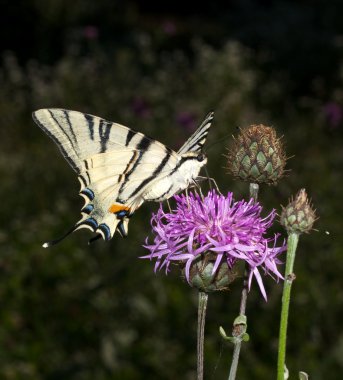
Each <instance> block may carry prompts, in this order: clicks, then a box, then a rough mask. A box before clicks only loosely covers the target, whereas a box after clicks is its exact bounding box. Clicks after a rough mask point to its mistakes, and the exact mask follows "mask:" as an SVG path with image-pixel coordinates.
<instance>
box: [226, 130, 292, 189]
mask: <svg viewBox="0 0 343 380" xmlns="http://www.w3.org/2000/svg"><path fill="white" fill-rule="evenodd" d="M227 159H228V169H229V173H230V174H232V175H233V176H234V177H235V178H237V179H240V180H243V181H249V182H253V183H267V184H268V185H271V184H273V185H275V184H276V183H277V181H278V180H279V179H280V178H281V177H282V176H283V174H284V168H285V165H286V160H287V158H286V155H285V152H284V148H283V144H282V141H281V139H280V138H278V137H277V136H276V132H275V129H274V128H272V127H267V126H265V125H263V124H260V125H251V126H250V127H247V128H245V129H241V131H240V134H239V135H238V136H237V137H236V138H234V141H233V143H232V145H231V147H230V148H229V150H228V155H227Z"/></svg>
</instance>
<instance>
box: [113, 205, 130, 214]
mask: <svg viewBox="0 0 343 380" xmlns="http://www.w3.org/2000/svg"><path fill="white" fill-rule="evenodd" d="M108 211H109V212H111V213H112V214H116V213H118V212H120V211H128V212H130V207H127V206H124V205H121V204H118V203H117V204H113V205H111V206H110V207H109V209H108Z"/></svg>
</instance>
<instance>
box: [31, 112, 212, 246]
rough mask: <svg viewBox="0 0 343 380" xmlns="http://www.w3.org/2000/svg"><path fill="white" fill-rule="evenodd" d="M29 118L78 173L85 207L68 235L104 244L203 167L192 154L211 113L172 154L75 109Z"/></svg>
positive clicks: (204, 133) (198, 146)
mask: <svg viewBox="0 0 343 380" xmlns="http://www.w3.org/2000/svg"><path fill="white" fill-rule="evenodd" d="M33 118H34V120H35V121H36V123H37V124H38V125H39V126H40V127H41V128H42V129H43V130H44V132H46V133H47V135H48V136H49V137H51V138H52V140H53V141H54V142H55V143H56V144H57V146H58V147H59V149H60V150H61V152H62V154H63V156H64V157H65V158H66V160H67V161H68V162H69V164H70V165H71V166H72V168H73V169H74V170H75V171H76V172H77V173H78V175H79V180H80V183H81V189H80V195H82V196H83V198H84V199H85V205H84V206H83V208H82V210H81V212H82V218H81V220H80V221H79V222H78V223H76V225H75V226H74V228H73V229H72V230H71V231H69V232H72V231H73V230H76V229H79V228H89V229H91V230H92V231H93V232H97V233H99V234H100V235H101V236H102V237H103V238H104V239H105V240H109V239H111V238H112V236H113V234H114V233H115V231H116V230H118V231H119V232H120V233H121V234H122V235H124V236H126V234H127V226H128V221H129V217H131V215H132V214H133V212H134V211H135V210H136V209H137V208H138V207H139V206H140V205H141V204H142V203H143V202H144V201H146V200H148V201H161V200H164V199H168V198H169V197H170V196H172V195H174V194H175V193H177V192H179V191H182V190H184V189H185V188H187V187H188V185H189V184H190V183H191V182H192V181H193V182H194V181H195V179H196V177H197V175H198V173H199V171H200V169H201V167H202V166H203V165H204V164H205V161H204V162H199V159H197V155H198V152H200V151H201V148H202V146H203V144H204V142H205V140H206V136H207V133H208V129H209V127H210V124H211V121H212V119H213V113H210V114H208V115H207V117H206V119H205V120H204V122H203V123H202V124H201V125H200V127H199V128H198V129H197V131H196V132H195V133H194V134H193V135H192V136H191V137H190V138H189V139H188V140H187V141H186V143H185V144H184V145H183V146H182V148H181V149H180V150H179V151H178V153H176V152H174V151H173V150H171V149H170V148H168V147H166V146H165V145H163V144H161V143H160V142H158V141H156V140H153V139H151V138H149V137H146V136H145V135H143V134H142V133H139V132H136V131H134V130H132V129H130V128H127V127H125V126H123V125H120V124H117V123H112V122H110V121H106V120H105V119H102V118H100V117H97V116H92V115H89V114H84V113H81V112H77V111H68V110H64V109H41V110H38V111H36V112H34V113H33ZM58 241H59V240H56V241H54V242H52V243H51V244H54V243H56V242H58ZM51 244H50V245H51ZM45 246H49V243H46V245H45Z"/></svg>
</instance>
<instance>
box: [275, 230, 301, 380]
mask: <svg viewBox="0 0 343 380" xmlns="http://www.w3.org/2000/svg"><path fill="white" fill-rule="evenodd" d="M298 241H299V235H298V234H296V233H290V234H289V236H288V240H287V258H286V270H285V281H284V284H283V293H282V307H281V320H280V334H279V352H278V362H277V380H284V368H285V360H286V341H287V323H288V312H289V302H290V298H291V288H292V283H293V280H294V279H295V275H294V273H293V266H294V259H295V252H296V249H297V245H298Z"/></svg>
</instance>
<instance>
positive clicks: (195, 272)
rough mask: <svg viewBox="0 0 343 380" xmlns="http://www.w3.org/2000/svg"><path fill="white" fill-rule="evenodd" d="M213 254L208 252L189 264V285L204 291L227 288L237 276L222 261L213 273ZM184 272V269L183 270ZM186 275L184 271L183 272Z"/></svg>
mask: <svg viewBox="0 0 343 380" xmlns="http://www.w3.org/2000/svg"><path fill="white" fill-rule="evenodd" d="M215 258H216V257H215V255H213V254H211V252H208V253H207V254H205V255H202V257H201V258H200V257H199V259H198V260H195V261H194V262H193V263H192V264H191V268H190V272H189V283H190V285H191V286H193V287H195V288H197V289H198V290H200V291H202V292H206V293H211V292H215V291H223V290H228V289H229V284H231V282H233V281H234V280H235V278H236V277H237V276H238V273H236V272H235V271H234V270H233V269H230V268H229V267H228V265H227V264H226V263H225V262H223V263H221V265H220V266H219V268H218V269H217V271H215V272H214V273H213V268H214V264H215ZM183 272H184V271H183ZM183 275H184V277H186V275H185V273H184V274H183Z"/></svg>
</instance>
